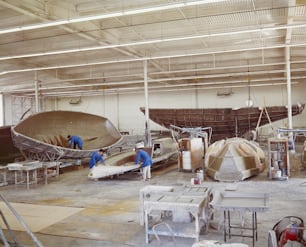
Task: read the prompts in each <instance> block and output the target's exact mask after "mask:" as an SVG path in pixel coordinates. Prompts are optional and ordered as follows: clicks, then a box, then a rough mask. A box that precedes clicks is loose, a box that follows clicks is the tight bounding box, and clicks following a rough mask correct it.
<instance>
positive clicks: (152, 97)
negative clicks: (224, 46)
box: [46, 84, 306, 134]
mask: <svg viewBox="0 0 306 247" xmlns="http://www.w3.org/2000/svg"><path fill="white" fill-rule="evenodd" d="M305 89H306V86H305V85H303V84H298V85H294V86H293V87H292V104H296V103H298V102H300V103H305V102H306V98H305V95H304V94H305V93H304V92H305ZM286 90H287V89H286V86H280V87H275V86H274V87H256V88H251V99H252V100H253V102H254V106H261V107H263V106H274V105H287V93H286ZM217 91H218V90H216V89H214V90H198V91H195V90H192V91H175V92H163V93H150V90H149V107H150V108H197V107H198V108H221V107H230V108H237V107H245V106H246V103H245V102H246V100H247V99H248V97H249V96H248V88H247V87H246V88H239V89H238V88H237V89H233V94H232V95H230V96H225V97H219V96H217ZM70 99H71V98H61V99H57V100H54V99H53V100H48V101H47V104H46V110H72V111H82V112H87V113H92V114H96V115H100V116H104V117H106V118H108V119H109V120H110V121H112V123H113V124H114V125H115V126H116V127H117V128H118V129H119V130H120V131H129V132H130V133H131V134H143V133H144V129H145V116H144V114H143V113H142V112H141V111H140V110H139V108H140V107H144V106H145V96H144V94H128V95H108V96H103V95H101V96H92V97H82V101H81V103H80V104H78V105H72V104H69V101H70ZM287 121H288V120H287V119H286V120H281V121H278V122H277V123H273V126H275V127H286V126H287ZM293 126H294V127H295V126H297V127H305V126H306V110H304V112H303V114H302V115H299V116H296V117H293ZM150 127H151V130H162V129H164V128H162V127H161V126H159V125H158V124H155V123H154V122H152V121H150Z"/></svg>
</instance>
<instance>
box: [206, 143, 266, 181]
mask: <svg viewBox="0 0 306 247" xmlns="http://www.w3.org/2000/svg"><path fill="white" fill-rule="evenodd" d="M264 166H265V154H264V151H263V150H262V149H261V148H260V147H259V146H258V144H256V143H255V142H252V141H248V140H246V139H243V138H229V139H226V140H219V141H216V142H214V143H213V144H212V145H210V146H209V147H208V150H207V153H206V155H205V172H206V174H207V175H208V176H210V177H212V178H213V179H215V180H218V181H241V180H244V179H246V178H249V177H252V176H255V175H258V174H259V173H260V172H262V171H263V170H264Z"/></svg>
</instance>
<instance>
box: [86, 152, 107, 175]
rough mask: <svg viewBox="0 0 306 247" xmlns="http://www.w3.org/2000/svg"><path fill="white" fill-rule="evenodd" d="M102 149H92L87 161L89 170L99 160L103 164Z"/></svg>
mask: <svg viewBox="0 0 306 247" xmlns="http://www.w3.org/2000/svg"><path fill="white" fill-rule="evenodd" d="M103 154H104V150H103V149H99V151H94V152H93V153H92V154H91V157H90V161H89V169H90V170H91V169H92V168H93V167H94V166H96V165H97V164H98V163H99V162H101V163H102V164H103V165H105V162H104V159H103Z"/></svg>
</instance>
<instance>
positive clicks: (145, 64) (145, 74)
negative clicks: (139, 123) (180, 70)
mask: <svg viewBox="0 0 306 247" xmlns="http://www.w3.org/2000/svg"><path fill="white" fill-rule="evenodd" d="M143 77H144V91H145V101H146V105H145V117H146V123H145V125H146V126H145V138H146V145H147V146H149V147H151V146H152V143H151V131H150V122H149V94H148V61H147V60H144V62H143Z"/></svg>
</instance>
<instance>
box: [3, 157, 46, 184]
mask: <svg viewBox="0 0 306 247" xmlns="http://www.w3.org/2000/svg"><path fill="white" fill-rule="evenodd" d="M7 168H8V170H9V171H14V173H15V174H14V175H15V185H17V184H26V185H27V189H29V188H30V184H37V170H38V169H40V168H42V163H41V162H39V161H24V162H18V163H10V164H8V165H7Z"/></svg>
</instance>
